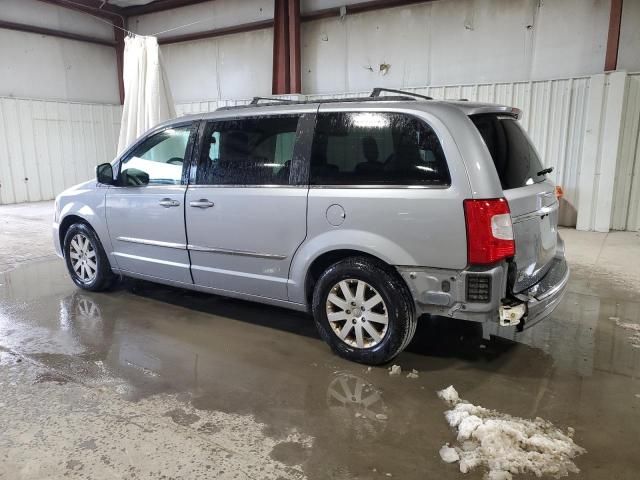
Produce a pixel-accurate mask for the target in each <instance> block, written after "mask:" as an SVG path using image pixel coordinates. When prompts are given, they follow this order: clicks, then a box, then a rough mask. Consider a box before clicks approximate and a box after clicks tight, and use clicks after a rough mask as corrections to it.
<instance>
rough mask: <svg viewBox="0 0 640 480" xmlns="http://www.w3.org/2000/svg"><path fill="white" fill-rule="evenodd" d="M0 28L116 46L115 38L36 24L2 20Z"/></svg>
mask: <svg viewBox="0 0 640 480" xmlns="http://www.w3.org/2000/svg"><path fill="white" fill-rule="evenodd" d="M0 28H4V29H6V30H16V31H18V32H27V33H36V34H38V35H48V36H50V37H58V38H66V39H67V40H77V41H79V42H86V43H95V44H97V45H104V46H107V47H114V46H115V45H116V42H114V41H113V40H105V39H104V38H96V37H89V36H88V35H80V34H78V33H71V32H64V31H62V30H55V29H53V28H44V27H36V26H34V25H25V24H23V23H15V22H7V21H5V20H0Z"/></svg>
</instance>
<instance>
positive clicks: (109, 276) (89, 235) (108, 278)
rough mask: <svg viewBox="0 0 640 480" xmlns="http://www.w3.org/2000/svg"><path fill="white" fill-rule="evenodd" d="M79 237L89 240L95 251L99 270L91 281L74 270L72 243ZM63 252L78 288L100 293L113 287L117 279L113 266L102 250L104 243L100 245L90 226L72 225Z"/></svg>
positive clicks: (70, 274)
mask: <svg viewBox="0 0 640 480" xmlns="http://www.w3.org/2000/svg"><path fill="white" fill-rule="evenodd" d="M77 235H82V236H84V238H86V239H88V240H89V242H90V244H91V247H92V248H93V251H95V262H94V263H95V264H96V266H97V268H96V270H95V275H94V276H93V277H92V278H91V279H90V280H85V279H83V278H81V276H80V274H79V273H78V272H76V271H75V270H74V268H73V265H72V259H71V242H72V240H73V239H74V237H76V236H77ZM63 252H64V260H65V263H66V265H67V270H68V271H69V276H71V280H73V283H75V284H76V285H77V286H78V287H80V288H82V289H84V290H89V291H92V292H100V291H103V290H107V289H108V288H109V287H111V285H112V284H113V282H114V280H115V279H116V276H115V275H114V273H113V272H112V271H111V265H110V264H109V259H108V258H107V254H106V253H105V251H104V248H102V243H100V239H99V238H98V235H96V233H95V232H94V231H93V229H92V228H91V227H90V226H88V225H86V224H84V223H74V224H73V225H71V226H70V227H69V230H67V233H66V234H65V236H64V242H63Z"/></svg>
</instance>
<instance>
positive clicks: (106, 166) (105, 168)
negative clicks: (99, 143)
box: [96, 163, 115, 185]
mask: <svg viewBox="0 0 640 480" xmlns="http://www.w3.org/2000/svg"><path fill="white" fill-rule="evenodd" d="M96 180H98V183H102V184H104V185H113V184H114V183H115V181H114V180H113V167H112V166H111V164H110V163H101V164H100V165H98V166H97V167H96Z"/></svg>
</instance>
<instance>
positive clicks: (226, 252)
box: [187, 244, 287, 260]
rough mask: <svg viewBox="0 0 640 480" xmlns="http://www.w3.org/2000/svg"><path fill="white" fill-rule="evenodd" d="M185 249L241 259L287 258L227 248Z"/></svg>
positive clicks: (189, 246)
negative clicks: (234, 256) (239, 257)
mask: <svg viewBox="0 0 640 480" xmlns="http://www.w3.org/2000/svg"><path fill="white" fill-rule="evenodd" d="M187 248H188V249H189V250H193V251H196V252H208V253H221V254H223V255H237V256H241V257H254V258H270V259H272V260H284V259H285V258H287V256H286V255H276V254H274V253H260V252H249V251H246V250H232V249H228V248H212V247H201V246H199V245H191V244H189V245H187Z"/></svg>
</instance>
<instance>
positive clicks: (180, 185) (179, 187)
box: [108, 183, 187, 190]
mask: <svg viewBox="0 0 640 480" xmlns="http://www.w3.org/2000/svg"><path fill="white" fill-rule="evenodd" d="M108 186H109V188H115V189H119V190H122V189H128V190H131V189H133V188H145V189H146V188H151V189H163V190H184V189H185V188H186V187H187V185H186V184H184V183H175V184H170V183H168V184H166V185H161V184H157V183H154V184H151V185H130V186H126V185H108Z"/></svg>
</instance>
